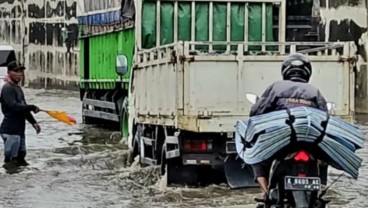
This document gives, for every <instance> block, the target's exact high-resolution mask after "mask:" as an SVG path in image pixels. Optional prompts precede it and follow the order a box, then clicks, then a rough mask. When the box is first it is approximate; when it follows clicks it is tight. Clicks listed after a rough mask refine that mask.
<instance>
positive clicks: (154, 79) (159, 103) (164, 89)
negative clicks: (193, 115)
mask: <svg viewBox="0 0 368 208" xmlns="http://www.w3.org/2000/svg"><path fill="white" fill-rule="evenodd" d="M162 56H163V57H162V59H159V60H156V61H147V60H142V62H141V63H140V64H138V65H137V67H136V68H135V69H134V77H135V78H134V82H133V85H134V90H133V94H134V95H135V113H136V115H138V117H139V115H144V117H145V118H146V119H149V118H152V119H153V120H151V121H150V122H153V123H159V122H164V121H163V120H160V118H169V119H168V121H170V122H169V124H170V125H173V124H174V120H175V119H174V118H175V115H176V96H177V94H176V92H177V78H176V76H177V65H175V64H173V63H172V60H171V55H170V53H162ZM151 57H153V56H151ZM146 58H147V57H146ZM138 120H139V119H138ZM140 122H143V123H145V122H148V120H140ZM164 123H165V122H164Z"/></svg>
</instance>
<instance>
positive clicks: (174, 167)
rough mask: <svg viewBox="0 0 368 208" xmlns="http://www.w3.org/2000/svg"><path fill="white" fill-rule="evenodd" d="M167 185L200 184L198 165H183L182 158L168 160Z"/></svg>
mask: <svg viewBox="0 0 368 208" xmlns="http://www.w3.org/2000/svg"><path fill="white" fill-rule="evenodd" d="M166 171H167V185H168V186H171V185H175V184H177V185H187V186H197V185H198V171H197V166H194V165H183V164H182V161H181V158H175V159H170V160H167V163H166Z"/></svg>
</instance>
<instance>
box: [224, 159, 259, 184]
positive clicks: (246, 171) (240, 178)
mask: <svg viewBox="0 0 368 208" xmlns="http://www.w3.org/2000/svg"><path fill="white" fill-rule="evenodd" d="M224 169H225V176H226V179H227V183H228V184H229V186H230V187H231V188H233V189H236V188H252V187H258V184H257V183H255V181H254V174H253V171H252V167H251V166H250V165H247V164H245V163H244V162H243V161H242V160H241V159H240V158H238V156H237V154H231V155H228V157H227V158H226V160H225V163H224Z"/></svg>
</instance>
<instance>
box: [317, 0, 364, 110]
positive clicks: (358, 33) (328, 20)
mask: <svg viewBox="0 0 368 208" xmlns="http://www.w3.org/2000/svg"><path fill="white" fill-rule="evenodd" d="M319 1H320V4H319V8H318V9H317V10H316V11H317V13H319V14H318V15H319V16H320V17H321V22H320V26H321V30H320V32H321V35H322V36H323V37H324V40H325V41H329V42H335V41H354V42H355V45H356V48H354V49H353V50H354V52H355V54H356V58H357V63H356V64H357V68H356V69H355V72H356V90H355V93H356V100H355V102H356V110H357V112H358V113H368V83H367V79H368V76H367V75H368V73H367V58H368V53H367V51H368V50H367V49H368V47H367V46H368V45H367V40H368V32H367V25H368V22H367V19H368V16H367V15H368V14H367V0H319Z"/></svg>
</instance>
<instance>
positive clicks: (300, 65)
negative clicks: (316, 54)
mask: <svg viewBox="0 0 368 208" xmlns="http://www.w3.org/2000/svg"><path fill="white" fill-rule="evenodd" d="M281 74H282V77H283V78H284V80H299V81H305V82H309V79H310V77H311V76H312V65H311V63H310V61H309V59H308V57H307V56H305V55H303V54H301V53H294V54H291V55H289V56H288V57H287V58H286V59H285V60H284V63H283V64H282V68H281Z"/></svg>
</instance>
